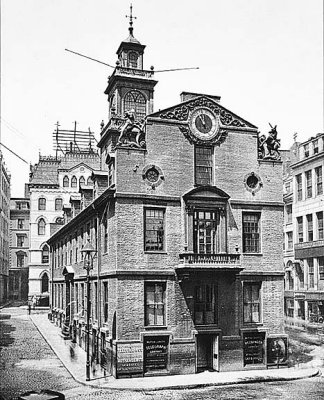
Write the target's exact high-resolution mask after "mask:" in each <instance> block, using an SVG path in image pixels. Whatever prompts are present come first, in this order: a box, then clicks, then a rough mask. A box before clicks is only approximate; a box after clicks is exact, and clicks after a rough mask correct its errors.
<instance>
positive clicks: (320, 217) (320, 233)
mask: <svg viewBox="0 0 324 400" xmlns="http://www.w3.org/2000/svg"><path fill="white" fill-rule="evenodd" d="M316 218H317V240H321V239H324V235H323V211H320V212H318V213H316Z"/></svg>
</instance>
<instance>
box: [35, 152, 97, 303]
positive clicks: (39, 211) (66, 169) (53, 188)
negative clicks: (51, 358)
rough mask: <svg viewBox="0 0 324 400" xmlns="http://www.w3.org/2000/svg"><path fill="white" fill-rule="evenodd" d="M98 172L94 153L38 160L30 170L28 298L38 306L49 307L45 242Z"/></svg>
mask: <svg viewBox="0 0 324 400" xmlns="http://www.w3.org/2000/svg"><path fill="white" fill-rule="evenodd" d="M98 168H99V156H98V154H97V153H96V152H94V151H93V150H90V151H88V152H80V151H78V150H74V149H73V150H71V151H67V152H66V153H65V154H64V155H62V156H60V157H58V156H40V157H39V162H38V163H37V164H35V165H34V166H33V167H32V168H31V173H30V179H29V183H28V188H29V193H30V240H29V261H28V272H29V277H28V284H29V292H28V296H29V298H31V297H33V296H36V298H37V299H38V304H42V305H48V304H49V281H50V269H49V246H48V244H47V243H46V242H47V239H48V238H49V237H50V236H51V235H52V234H53V233H54V232H55V231H56V230H57V229H58V228H59V227H60V226H61V225H62V224H64V223H65V222H66V221H65V220H64V218H63V210H64V209H65V208H66V215H67V216H68V218H70V217H71V212H72V210H71V207H70V197H71V196H73V195H76V194H77V193H78V190H79V187H80V186H86V187H89V188H90V187H91V190H92V186H93V182H92V179H91V174H92V171H93V170H94V169H98Z"/></svg>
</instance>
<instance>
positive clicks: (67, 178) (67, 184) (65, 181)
mask: <svg viewBox="0 0 324 400" xmlns="http://www.w3.org/2000/svg"><path fill="white" fill-rule="evenodd" d="M69 184H70V181H69V177H68V176H66V175H65V177H64V178H63V187H69Z"/></svg>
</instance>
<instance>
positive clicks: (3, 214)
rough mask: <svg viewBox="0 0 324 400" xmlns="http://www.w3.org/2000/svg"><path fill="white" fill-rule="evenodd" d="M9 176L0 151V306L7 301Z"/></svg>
mask: <svg viewBox="0 0 324 400" xmlns="http://www.w3.org/2000/svg"><path fill="white" fill-rule="evenodd" d="M9 210H10V174H9V172H8V171H7V168H6V166H5V163H4V159H3V155H2V153H1V150H0V304H2V303H5V302H6V301H7V300H8V283H9V222H10V211H9Z"/></svg>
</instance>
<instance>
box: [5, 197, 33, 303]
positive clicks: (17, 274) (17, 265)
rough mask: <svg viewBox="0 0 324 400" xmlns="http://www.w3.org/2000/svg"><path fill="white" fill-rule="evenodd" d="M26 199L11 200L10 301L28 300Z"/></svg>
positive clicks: (27, 203)
mask: <svg viewBox="0 0 324 400" xmlns="http://www.w3.org/2000/svg"><path fill="white" fill-rule="evenodd" d="M25 196H26V197H22V198H18V197H15V198H11V199H10V268H9V299H10V300H20V301H26V300H27V299H28V252H29V222H30V202H29V197H28V193H25Z"/></svg>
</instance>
